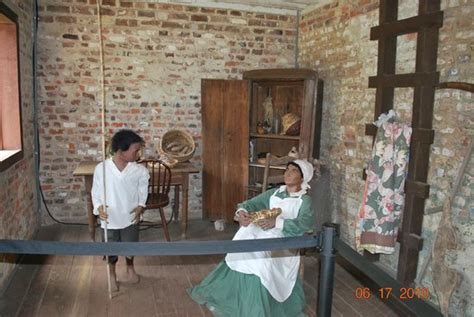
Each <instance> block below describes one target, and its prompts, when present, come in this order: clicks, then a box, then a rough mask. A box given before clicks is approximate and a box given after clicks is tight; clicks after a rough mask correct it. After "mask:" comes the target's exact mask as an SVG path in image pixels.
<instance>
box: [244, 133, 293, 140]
mask: <svg viewBox="0 0 474 317" xmlns="http://www.w3.org/2000/svg"><path fill="white" fill-rule="evenodd" d="M250 137H251V138H256V139H258V138H260V139H279V140H293V141H299V140H300V137H299V136H290V135H284V134H257V133H250Z"/></svg>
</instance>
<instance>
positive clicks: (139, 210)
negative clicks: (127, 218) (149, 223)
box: [130, 206, 145, 225]
mask: <svg viewBox="0 0 474 317" xmlns="http://www.w3.org/2000/svg"><path fill="white" fill-rule="evenodd" d="M144 210H145V208H143V207H142V206H137V207H135V208H134V209H133V210H132V211H131V212H130V213H131V214H135V216H134V217H133V219H132V222H133V224H135V225H136V224H138V223H139V222H140V217H141V215H142V213H143V211H144Z"/></svg>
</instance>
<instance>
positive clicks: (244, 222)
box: [238, 210, 250, 227]
mask: <svg viewBox="0 0 474 317" xmlns="http://www.w3.org/2000/svg"><path fill="white" fill-rule="evenodd" d="M238 215H239V224H240V225H241V226H244V227H247V226H248V225H249V224H250V216H249V214H248V213H247V212H245V211H243V210H241V211H239V212H238Z"/></svg>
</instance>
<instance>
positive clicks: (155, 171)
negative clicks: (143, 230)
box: [140, 159, 171, 241]
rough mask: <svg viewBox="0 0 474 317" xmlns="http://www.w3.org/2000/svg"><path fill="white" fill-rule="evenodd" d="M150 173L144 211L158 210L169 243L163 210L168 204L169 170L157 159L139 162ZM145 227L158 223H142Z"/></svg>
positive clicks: (157, 224)
mask: <svg viewBox="0 0 474 317" xmlns="http://www.w3.org/2000/svg"><path fill="white" fill-rule="evenodd" d="M140 163H141V164H144V165H145V166H146V167H147V169H148V170H149V171H150V182H149V184H148V198H147V201H146V207H145V210H148V209H158V211H159V213H160V217H161V225H162V226H163V231H164V232H165V238H166V241H171V239H170V234H169V231H168V222H167V220H166V216H165V213H164V211H163V208H164V207H166V206H168V204H169V203H170V199H169V195H168V194H169V192H170V187H171V185H170V184H171V169H170V168H169V167H168V166H167V165H166V164H165V163H163V162H162V161H160V160H158V159H149V160H142V161H140ZM142 224H144V225H145V226H151V227H156V226H159V225H160V223H152V222H146V221H143V222H142Z"/></svg>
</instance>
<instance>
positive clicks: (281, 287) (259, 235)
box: [225, 187, 304, 302]
mask: <svg viewBox="0 0 474 317" xmlns="http://www.w3.org/2000/svg"><path fill="white" fill-rule="evenodd" d="M280 190H281V187H280V189H278V190H276V191H275V193H274V194H273V195H272V196H271V197H270V209H271V208H281V210H282V213H281V214H280V215H279V216H278V218H282V219H294V218H296V217H297V216H298V211H299V210H300V207H301V204H302V203H303V200H302V199H301V196H302V195H303V193H304V191H303V193H301V194H300V195H299V196H294V197H288V198H285V199H281V198H279V197H277V196H276V195H275V194H276V193H277V192H279V191H280ZM281 237H283V233H282V230H281V229H277V228H272V229H269V230H263V229H261V228H260V227H259V226H257V225H255V224H250V225H248V226H247V227H241V228H240V229H239V230H238V231H237V233H236V234H235V236H234V238H233V239H232V240H251V239H270V238H281ZM225 261H226V263H227V266H229V267H230V268H231V269H232V270H234V271H237V272H241V273H245V274H254V275H257V276H258V277H260V281H261V283H262V285H263V286H265V288H266V289H267V290H268V292H269V293H270V294H271V295H272V297H273V298H274V299H275V300H277V301H279V302H284V301H285V300H286V299H287V298H288V297H289V296H290V295H291V292H292V291H293V286H294V285H295V282H296V277H297V275H298V269H299V265H300V256H299V254H298V253H297V252H296V251H295V250H293V251H290V250H278V251H260V252H247V253H229V254H227V256H226V257H225Z"/></svg>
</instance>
